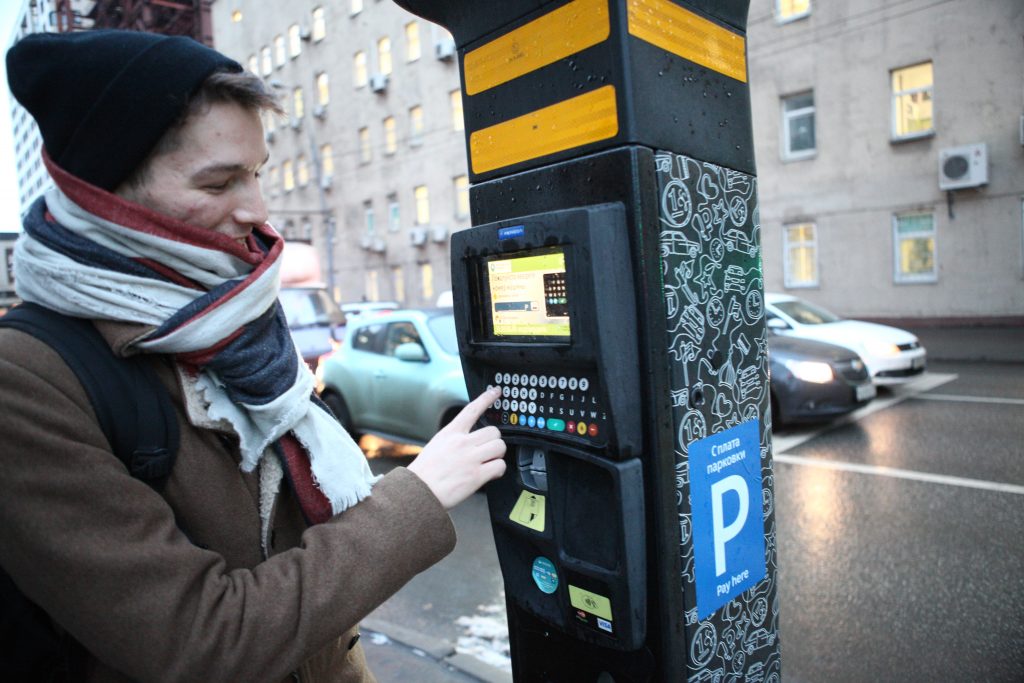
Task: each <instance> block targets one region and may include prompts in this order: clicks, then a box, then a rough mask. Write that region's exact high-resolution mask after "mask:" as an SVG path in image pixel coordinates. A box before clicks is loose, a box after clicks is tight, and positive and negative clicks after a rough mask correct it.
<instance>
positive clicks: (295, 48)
mask: <svg viewBox="0 0 1024 683" xmlns="http://www.w3.org/2000/svg"><path fill="white" fill-rule="evenodd" d="M300 54H302V33H301V31H300V30H299V25H298V24H292V25H291V26H289V27H288V55H289V56H290V57H291V58H292V59H295V58H296V57H298V56H299V55H300Z"/></svg>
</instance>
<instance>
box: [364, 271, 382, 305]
mask: <svg viewBox="0 0 1024 683" xmlns="http://www.w3.org/2000/svg"><path fill="white" fill-rule="evenodd" d="M366 300H367V301H380V276H379V275H378V274H377V271H376V270H368V271H366Z"/></svg>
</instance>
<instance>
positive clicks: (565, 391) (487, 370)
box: [453, 204, 646, 650]
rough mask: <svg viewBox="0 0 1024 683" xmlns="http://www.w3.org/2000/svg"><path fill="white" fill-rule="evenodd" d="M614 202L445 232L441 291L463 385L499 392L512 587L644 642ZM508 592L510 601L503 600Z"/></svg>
mask: <svg viewBox="0 0 1024 683" xmlns="http://www.w3.org/2000/svg"><path fill="white" fill-rule="evenodd" d="M624 224H625V214H624V211H623V207H622V206H621V205H619V204H603V205H594V206H587V207H580V208H574V209H566V210H562V211H554V212H550V213H545V214H537V215H533V216H523V217H519V218H517V219H516V220H512V221H509V220H506V221H499V222H497V223H493V224H490V225H486V226H480V227H479V228H477V229H475V230H471V231H465V232H462V233H459V234H458V235H457V236H456V243H455V249H457V251H458V253H459V254H460V255H461V258H460V259H458V260H457V261H456V265H455V269H456V271H457V272H456V273H455V276H456V277H457V278H458V281H459V282H460V284H464V285H465V286H463V287H456V288H454V289H453V294H454V298H455V311H456V315H457V317H458V320H457V325H458V327H459V329H461V330H463V331H464V333H463V334H462V335H461V340H462V341H461V346H460V352H461V353H462V357H463V359H464V361H463V365H464V368H465V371H466V373H467V383H468V384H469V386H471V387H474V388H476V387H484V388H486V387H489V386H498V387H501V390H502V397H501V398H500V399H498V400H497V401H495V403H494V405H493V406H492V407H491V409H490V410H488V411H487V412H486V414H485V415H484V417H483V421H484V422H485V423H488V424H493V425H496V426H498V427H499V428H501V430H502V431H503V433H504V437H505V440H506V443H507V445H508V448H509V454H510V455H509V464H510V465H511V467H510V468H509V473H508V474H507V476H506V477H504V478H503V479H502V480H501V481H499V482H496V483H495V484H494V485H493V486H492V487H491V488H490V490H489V492H488V500H489V505H490V509H491V515H492V519H493V520H494V533H495V540H496V543H497V546H498V548H499V551H498V556H499V559H500V561H501V564H502V571H503V573H504V574H505V576H506V578H507V581H508V582H509V595H510V597H511V599H512V600H514V601H515V602H516V604H517V606H519V607H521V608H522V609H523V610H525V611H526V612H527V613H529V614H531V615H534V616H536V617H538V618H540V619H542V620H544V621H546V622H548V623H551V624H552V625H556V626H557V627H559V628H560V629H562V630H564V631H565V632H566V633H568V634H571V635H572V636H573V637H574V638H578V639H579V640H582V641H586V642H591V643H596V644H600V645H602V646H605V647H608V648H613V649H619V650H635V649H637V648H639V647H640V646H641V645H642V644H643V642H644V635H645V631H644V629H645V626H646V619H645V610H646V594H645V585H646V545H645V537H646V536H645V524H644V491H643V473H642V467H641V462H640V454H641V444H642V437H641V431H642V430H641V419H642V414H641V411H640V410H639V409H638V406H637V397H638V396H639V382H640V377H639V376H638V375H637V373H636V368H637V367H638V359H637V339H636V335H635V334H609V333H602V330H613V329H624V330H635V329H636V314H635V310H634V307H635V301H634V286H633V278H632V266H631V262H630V258H629V243H628V241H627V239H626V232H625V230H624V229H623V227H624ZM512 596H514V597H512Z"/></svg>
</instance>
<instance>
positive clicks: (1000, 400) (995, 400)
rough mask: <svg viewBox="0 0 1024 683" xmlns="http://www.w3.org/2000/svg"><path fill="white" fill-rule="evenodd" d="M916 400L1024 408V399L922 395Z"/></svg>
mask: <svg viewBox="0 0 1024 683" xmlns="http://www.w3.org/2000/svg"><path fill="white" fill-rule="evenodd" d="M914 398H920V399H927V400H929V401H965V402H967V403H1004V404H1006V405H1011V406H1024V398H997V397H991V396H962V395H959V394H920V395H918V396H914Z"/></svg>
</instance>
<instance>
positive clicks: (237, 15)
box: [231, 9, 242, 24]
mask: <svg viewBox="0 0 1024 683" xmlns="http://www.w3.org/2000/svg"><path fill="white" fill-rule="evenodd" d="M241 20H242V10H240V9H236V10H232V12H231V21H232V22H233V23H235V24H237V23H238V22H240V21H241Z"/></svg>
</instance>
